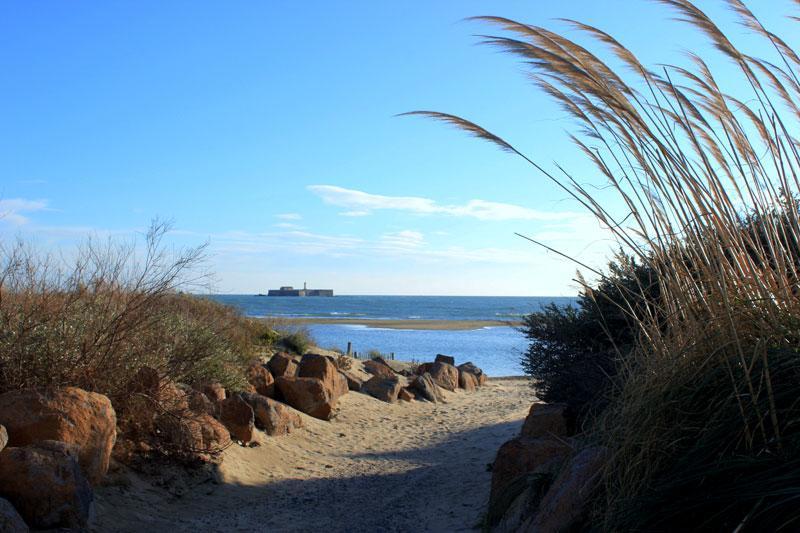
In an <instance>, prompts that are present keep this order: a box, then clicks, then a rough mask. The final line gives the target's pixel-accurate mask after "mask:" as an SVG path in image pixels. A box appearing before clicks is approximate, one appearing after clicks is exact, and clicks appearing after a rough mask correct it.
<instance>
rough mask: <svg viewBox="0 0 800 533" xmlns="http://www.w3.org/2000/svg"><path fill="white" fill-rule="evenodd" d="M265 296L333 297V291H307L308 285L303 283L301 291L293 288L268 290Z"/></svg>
mask: <svg viewBox="0 0 800 533" xmlns="http://www.w3.org/2000/svg"><path fill="white" fill-rule="evenodd" d="M267 296H333V289H309V288H308V284H307V283H305V282H304V283H303V288H302V289H295V288H294V287H281V288H280V289H270V290H269V292H268V293H267Z"/></svg>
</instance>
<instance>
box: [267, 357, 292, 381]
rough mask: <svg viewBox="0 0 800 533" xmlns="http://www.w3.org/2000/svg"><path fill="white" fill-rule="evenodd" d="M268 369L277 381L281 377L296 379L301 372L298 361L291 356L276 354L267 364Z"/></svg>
mask: <svg viewBox="0 0 800 533" xmlns="http://www.w3.org/2000/svg"><path fill="white" fill-rule="evenodd" d="M267 367H268V368H269V371H270V372H271V373H272V376H273V377H274V378H275V379H278V378H280V377H290V378H291V377H296V376H297V372H298V371H299V369H300V368H299V366H298V364H297V361H295V360H294V358H292V356H290V355H289V354H285V353H276V354H275V355H273V356H272V357H271V358H270V360H269V361H268V362H267Z"/></svg>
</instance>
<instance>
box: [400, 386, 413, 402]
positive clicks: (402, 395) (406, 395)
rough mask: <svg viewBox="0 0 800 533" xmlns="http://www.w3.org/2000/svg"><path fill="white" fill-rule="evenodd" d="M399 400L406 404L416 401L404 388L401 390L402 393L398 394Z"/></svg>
mask: <svg viewBox="0 0 800 533" xmlns="http://www.w3.org/2000/svg"><path fill="white" fill-rule="evenodd" d="M397 399H398V400H402V401H404V402H410V401H412V400H413V399H414V394H412V393H411V391H409V390H408V388H407V387H403V388H401V389H400V392H399V393H398V394H397Z"/></svg>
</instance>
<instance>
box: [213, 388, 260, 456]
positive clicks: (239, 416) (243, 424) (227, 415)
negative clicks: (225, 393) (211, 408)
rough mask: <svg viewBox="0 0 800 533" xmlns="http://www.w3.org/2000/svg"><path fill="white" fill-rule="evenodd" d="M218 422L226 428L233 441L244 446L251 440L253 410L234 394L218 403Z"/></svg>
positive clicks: (253, 425)
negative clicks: (238, 441)
mask: <svg viewBox="0 0 800 533" xmlns="http://www.w3.org/2000/svg"><path fill="white" fill-rule="evenodd" d="M219 420H220V422H222V423H223V424H224V425H225V427H226V428H228V431H230V433H231V437H233V438H234V439H237V440H240V441H242V442H244V443H245V444H247V443H248V442H250V441H251V440H253V427H255V415H254V413H253V408H252V407H250V404H248V403H247V402H246V401H245V400H244V399H243V398H242V397H241V396H240V395H238V394H234V395H233V396H231V397H230V398H226V399H224V400H223V401H221V402H220V403H219Z"/></svg>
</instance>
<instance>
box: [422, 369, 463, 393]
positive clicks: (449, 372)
mask: <svg viewBox="0 0 800 533" xmlns="http://www.w3.org/2000/svg"><path fill="white" fill-rule="evenodd" d="M429 374H430V375H431V377H432V378H433V381H434V382H435V383H436V384H437V385H439V386H440V387H442V388H443V389H447V390H449V391H455V390H456V389H457V388H458V369H456V367H454V366H453V365H450V364H447V363H442V362H437V363H433V366H431V369H430V372H429Z"/></svg>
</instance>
